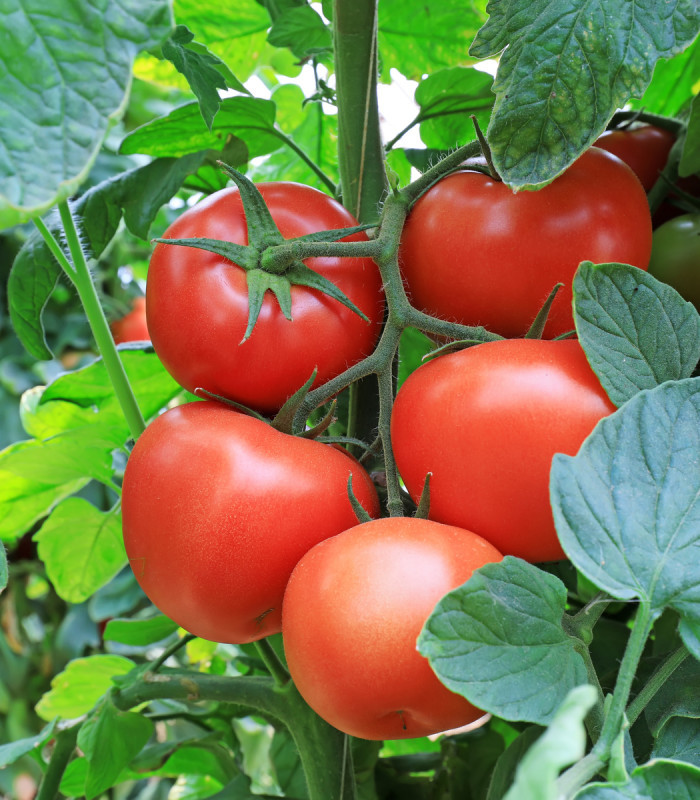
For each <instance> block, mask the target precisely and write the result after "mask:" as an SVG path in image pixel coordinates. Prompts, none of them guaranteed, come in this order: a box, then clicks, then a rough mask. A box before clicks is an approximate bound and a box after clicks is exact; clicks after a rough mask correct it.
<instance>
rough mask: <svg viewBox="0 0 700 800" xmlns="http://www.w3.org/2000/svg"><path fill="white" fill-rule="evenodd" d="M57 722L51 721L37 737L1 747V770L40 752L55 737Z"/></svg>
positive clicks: (30, 737)
mask: <svg viewBox="0 0 700 800" xmlns="http://www.w3.org/2000/svg"><path fill="white" fill-rule="evenodd" d="M57 721H58V720H55V719H54V720H51V722H49V724H48V725H46V726H44V727H43V728H42V729H41V731H39V733H37V734H36V735H35V736H29V737H27V738H26V739H18V740H17V741H14V742H10V743H9V744H3V745H0V769H4V768H5V767H7V766H9V765H10V764H14V763H15V761H19V759H20V758H22V757H23V756H26V755H28V754H29V753H32V752H36V751H38V750H40V749H41V748H42V747H43V746H44V745H45V744H46V743H47V742H48V741H49V739H51V738H52V737H53V735H54V730H55V728H56V722H57Z"/></svg>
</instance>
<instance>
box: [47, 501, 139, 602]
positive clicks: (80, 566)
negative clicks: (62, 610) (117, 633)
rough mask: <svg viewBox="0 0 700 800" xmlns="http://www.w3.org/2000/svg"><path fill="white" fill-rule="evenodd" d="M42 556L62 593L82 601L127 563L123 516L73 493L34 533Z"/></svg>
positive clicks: (57, 589) (56, 588)
mask: <svg viewBox="0 0 700 800" xmlns="http://www.w3.org/2000/svg"><path fill="white" fill-rule="evenodd" d="M34 540H35V541H36V542H37V543H38V546H39V557H40V558H41V560H42V561H43V562H44V564H45V566H46V572H47V575H48V577H49V580H50V581H51V583H52V584H53V586H54V588H55V590H56V592H57V594H58V596H59V597H61V598H63V599H64V600H65V601H66V602H68V603H82V602H84V601H85V600H87V599H88V598H89V597H91V596H92V595H93V594H94V593H95V592H96V591H97V590H98V589H99V588H101V587H102V586H104V585H105V584H106V583H108V582H109V581H110V580H111V579H112V578H113V577H114V576H115V575H116V574H117V573H118V572H119V571H120V570H121V569H122V568H123V567H124V566H125V565H126V563H127V557H126V551H125V550H124V540H123V538H122V529H121V516H120V515H119V514H118V513H115V511H114V510H112V511H108V512H102V511H98V509H96V508H95V506H93V505H92V504H91V503H88V501H87V500H83V499H82V498H79V497H69V498H68V499H67V500H64V501H63V502H62V503H60V504H59V505H58V506H56V508H54V510H53V511H52V512H51V516H50V517H49V518H48V519H47V520H46V522H45V523H44V524H43V525H42V527H41V530H40V531H39V532H38V533H37V534H35V535H34Z"/></svg>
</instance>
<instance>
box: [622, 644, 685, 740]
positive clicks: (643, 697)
mask: <svg viewBox="0 0 700 800" xmlns="http://www.w3.org/2000/svg"><path fill="white" fill-rule="evenodd" d="M689 655H690V653H689V652H688V650H687V649H686V647H685V645H683V646H681V647H679V648H678V649H677V650H674V651H673V653H671V654H670V655H669V656H668V657H667V658H666V659H665V660H664V661H662V662H661V664H659V666H658V667H657V668H656V670H655V671H654V674H653V675H652V676H651V677H650V678H649V680H648V681H647V682H646V684H645V685H644V687H643V688H642V689H641V691H640V692H639V694H638V695H637V696H636V697H635V698H634V700H633V701H632V702H631V703H630V704H629V707H628V709H627V720H628V721H629V724H630V726H632V725H634V723H635V722H636V721H637V719H638V717H639V715H640V714H641V713H642V711H644V709H645V708H646V707H647V705H648V703H649V702H650V701H651V700H652V698H653V697H654V695H655V694H656V693H657V692H658V691H659V689H660V688H661V687H662V686H663V685H664V684H665V683H666V681H667V680H668V679H669V678H670V677H671V675H673V673H674V672H675V671H676V670H677V669H678V667H680V665H681V664H682V663H683V662H684V661H685V660H686V658H688V656H689Z"/></svg>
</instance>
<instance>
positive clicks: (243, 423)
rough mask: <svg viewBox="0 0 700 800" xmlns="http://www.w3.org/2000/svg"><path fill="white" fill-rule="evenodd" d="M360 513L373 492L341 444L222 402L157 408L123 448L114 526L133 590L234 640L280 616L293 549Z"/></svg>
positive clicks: (206, 634) (189, 625) (275, 627)
mask: <svg viewBox="0 0 700 800" xmlns="http://www.w3.org/2000/svg"><path fill="white" fill-rule="evenodd" d="M350 474H352V476H353V484H352V485H353V491H354V493H355V496H356V497H357V499H358V500H359V501H360V503H361V504H362V506H363V507H364V508H365V509H366V510H367V512H368V513H369V514H370V516H378V515H379V513H380V509H379V500H378V498H377V494H376V491H375V489H374V486H373V484H372V482H371V480H370V478H369V475H368V474H367V473H366V471H365V470H364V469H363V468H362V467H361V466H360V465H359V464H358V463H357V462H356V461H355V460H353V459H352V458H350V457H349V456H348V455H347V454H346V453H343V452H341V451H339V450H338V449H336V448H334V447H331V446H329V445H326V444H323V443H321V442H316V441H312V440H310V439H302V438H299V437H295V436H290V435H287V434H284V433H280V432H279V431H277V430H275V429H274V428H272V427H270V426H269V425H267V424H266V423H264V422H262V421H261V420H259V419H255V418H253V417H250V416H247V415H245V414H242V413H239V412H237V411H235V410H233V409H231V408H229V407H227V406H225V405H223V404H221V403H217V402H213V401H202V402H193V403H187V404H184V405H181V406H177V407H175V408H172V409H170V410H169V411H166V412H165V413H164V414H162V415H161V416H159V417H157V418H156V419H155V420H154V421H153V422H152V423H151V424H150V425H149V426H148V427H147V428H146V430H145V432H144V433H143V434H142V435H141V436H140V437H139V438H138V440H137V441H136V444H135V446H134V449H133V450H132V452H131V455H130V456H129V460H128V462H127V466H126V471H125V475H124V483H123V488H122V528H123V534H124V544H125V547H126V552H127V556H128V558H129V563H130V565H131V567H132V570H133V572H134V575H135V577H136V579H137V581H138V582H139V584H140V586H141V588H142V589H143V591H144V592H145V593H146V595H147V596H148V597H149V599H150V600H151V602H153V603H154V605H156V606H157V607H158V608H159V609H160V610H161V611H162V612H163V613H164V614H166V615H167V616H169V617H170V618H171V619H173V620H174V621H175V622H177V623H178V625H181V626H182V627H183V628H185V629H186V630H188V631H189V632H191V633H194V634H196V635H197V636H200V637H201V638H204V639H209V640H211V641H216V642H229V643H235V644H242V643H245V642H252V641H256V640H257V639H262V638H263V637H265V636H268V635H270V634H273V633H277V632H279V630H280V626H281V611H282V596H283V594H284V589H285V586H286V584H287V580H288V579H289V575H290V574H291V572H292V569H293V568H294V566H295V565H296V563H297V561H298V560H299V559H300V558H301V556H303V555H304V553H305V552H306V551H307V550H309V548H311V547H313V545H315V544H317V543H318V542H319V541H321V540H322V539H324V538H326V537H328V536H334V535H335V534H337V533H340V532H341V531H343V530H345V529H346V528H350V527H353V526H354V525H356V524H357V518H356V516H355V513H354V511H353V509H352V506H351V503H350V500H349V498H348V493H347V483H348V477H349V476H350Z"/></svg>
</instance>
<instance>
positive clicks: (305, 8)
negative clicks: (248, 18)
mask: <svg viewBox="0 0 700 800" xmlns="http://www.w3.org/2000/svg"><path fill="white" fill-rule="evenodd" d="M267 40H268V42H270V44H271V45H274V46H275V47H289V48H290V49H291V51H292V52H293V53H294V55H295V56H296V57H297V58H298V59H304V58H306V57H307V55H308V54H309V53H312V54H314V53H319V52H321V51H323V50H327V49H330V47H331V44H332V37H331V32H330V30H329V28H327V27H326V25H325V23H324V22H323V20H322V19H321V17H320V16H319V14H318V13H317V12H316V11H315V10H314V9H313V8H311V6H309V5H306V4H304V5H299V6H296V7H294V8H289V9H286V10H284V11H283V12H282V13H281V14H280V15H279V16H277V18H276V19H275V20H274V22H273V24H272V27H271V28H270V33H269V34H268V37H267Z"/></svg>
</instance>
